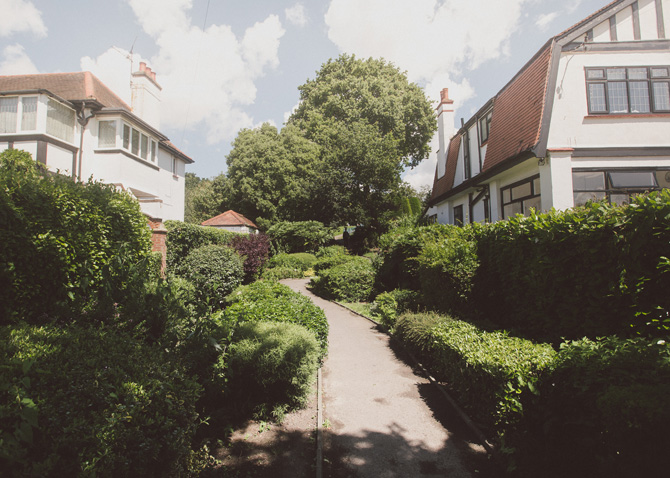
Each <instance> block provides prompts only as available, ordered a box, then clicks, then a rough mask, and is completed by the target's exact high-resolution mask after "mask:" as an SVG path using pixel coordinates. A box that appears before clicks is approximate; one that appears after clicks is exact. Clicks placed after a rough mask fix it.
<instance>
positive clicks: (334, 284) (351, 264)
mask: <svg viewBox="0 0 670 478" xmlns="http://www.w3.org/2000/svg"><path fill="white" fill-rule="evenodd" d="M374 280H375V271H374V268H373V267H372V263H371V262H370V261H369V260H368V259H366V258H364V257H359V256H353V257H352V258H351V259H350V260H348V261H347V262H345V263H344V264H340V265H337V266H335V267H333V268H331V269H325V270H322V271H321V272H320V273H319V276H318V277H315V278H314V279H312V281H311V284H312V287H313V289H314V291H315V292H316V293H317V294H319V295H322V296H324V297H327V298H332V299H335V300H341V301H346V302H360V301H365V300H367V299H368V298H369V297H370V294H371V293H372V286H373V284H374Z"/></svg>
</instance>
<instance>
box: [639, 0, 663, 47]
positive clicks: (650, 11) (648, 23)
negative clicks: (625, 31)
mask: <svg viewBox="0 0 670 478" xmlns="http://www.w3.org/2000/svg"><path fill="white" fill-rule="evenodd" d="M637 4H638V9H639V10H638V15H639V16H640V37H641V38H644V39H649V40H658V24H657V23H656V1H655V0H638V2H637Z"/></svg>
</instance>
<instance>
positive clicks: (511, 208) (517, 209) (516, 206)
mask: <svg viewBox="0 0 670 478" xmlns="http://www.w3.org/2000/svg"><path fill="white" fill-rule="evenodd" d="M517 214H521V203H520V202H513V203H512V204H508V205H507V206H505V207H504V208H503V216H504V217H512V216H515V215H517Z"/></svg>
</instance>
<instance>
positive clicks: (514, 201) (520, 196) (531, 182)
mask: <svg viewBox="0 0 670 478" xmlns="http://www.w3.org/2000/svg"><path fill="white" fill-rule="evenodd" d="M500 194H501V196H502V209H503V218H508V217H512V216H515V215H517V214H523V215H524V216H527V215H529V214H530V210H531V208H532V209H535V210H536V211H539V210H540V208H541V206H542V200H541V191H540V176H539V175H536V176H532V177H530V178H527V179H524V180H523V181H519V182H516V183H514V184H511V185H509V186H505V187H504V188H501V189H500Z"/></svg>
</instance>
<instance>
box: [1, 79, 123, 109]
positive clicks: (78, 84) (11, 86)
mask: <svg viewBox="0 0 670 478" xmlns="http://www.w3.org/2000/svg"><path fill="white" fill-rule="evenodd" d="M26 90H47V91H49V92H51V93H53V94H54V95H57V96H59V97H61V98H62V99H64V100H67V101H83V100H95V101H97V102H98V103H100V104H101V105H102V106H103V107H107V108H121V109H125V110H128V111H130V106H128V105H127V104H126V102H125V101H123V100H122V99H121V98H119V97H118V96H117V95H116V94H115V93H114V92H113V91H112V90H110V89H109V88H107V86H105V84H104V83H103V82H102V81H100V80H99V79H98V78H97V77H96V76H95V75H94V74H93V73H91V72H90V71H81V72H77V73H45V74H38V75H12V76H0V92H1V91H26Z"/></svg>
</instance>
